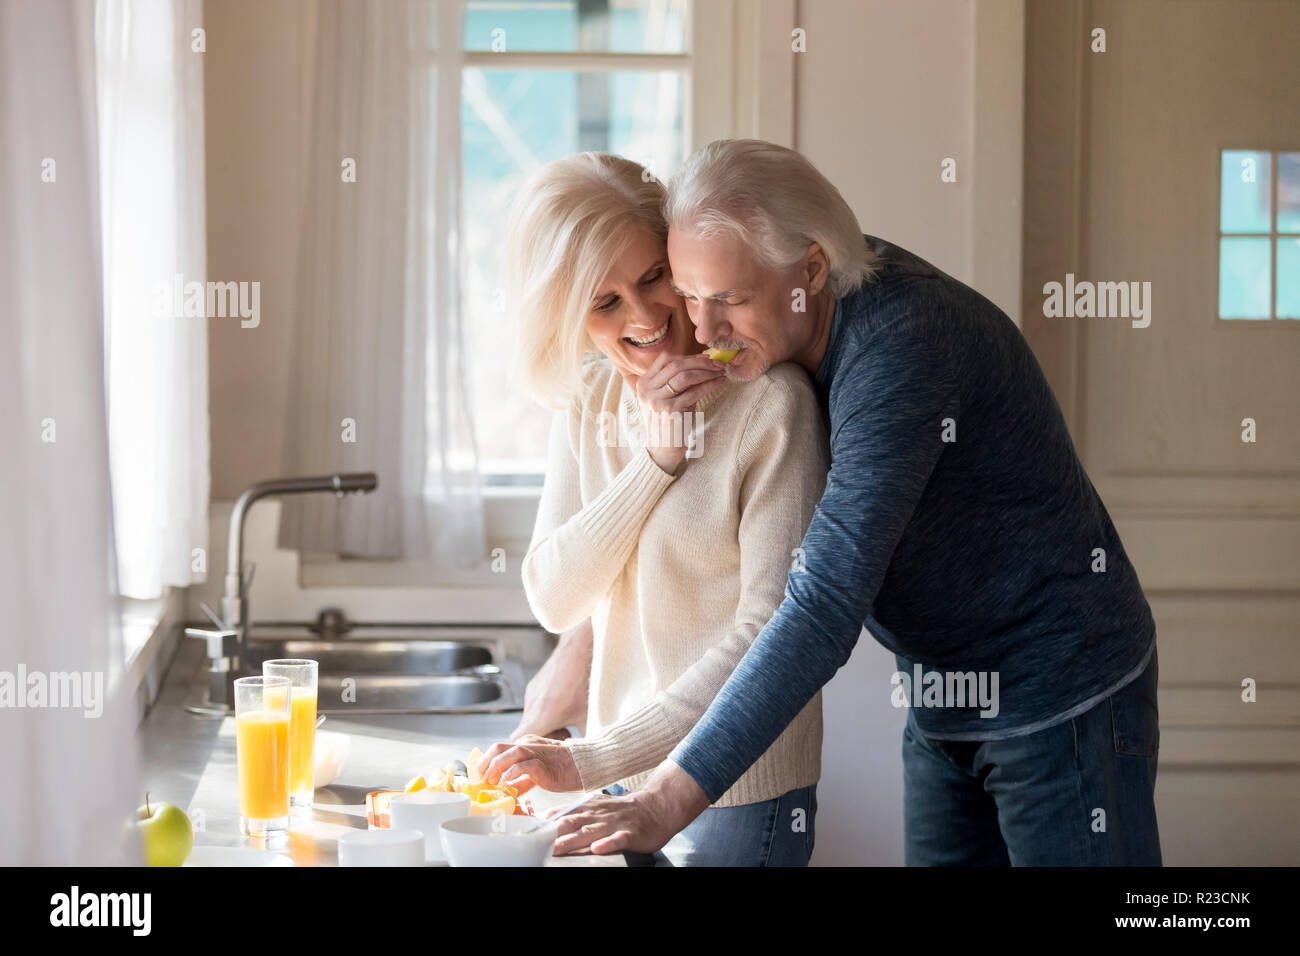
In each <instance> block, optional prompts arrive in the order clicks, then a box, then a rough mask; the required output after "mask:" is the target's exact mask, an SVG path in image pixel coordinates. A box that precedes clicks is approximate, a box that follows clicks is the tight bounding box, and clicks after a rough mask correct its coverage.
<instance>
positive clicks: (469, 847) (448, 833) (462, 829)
mask: <svg viewBox="0 0 1300 956" xmlns="http://www.w3.org/2000/svg"><path fill="white" fill-rule="evenodd" d="M539 822H540V821H539V820H538V819H537V818H536V817H526V816H488V817H459V818H458V819H455V820H444V821H443V822H442V825H441V827H440V828H439V829H440V830H441V832H442V852H443V853H444V854H446V856H447V862H448V863H450V864H451V865H452V866H545V865H546V861H547V860H549V859H550V858H551V851H552V850H554V849H555V837H556V829H555V825H554V824H547V825H546V826H544V827H542V829H540V830H538V831H537V832H536V833H521V832H520V831H522V830H527V829H529V828H530V827H534V826H536V825H537V824H538V823H539Z"/></svg>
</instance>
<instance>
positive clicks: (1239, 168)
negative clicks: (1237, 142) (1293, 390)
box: [1219, 149, 1300, 319]
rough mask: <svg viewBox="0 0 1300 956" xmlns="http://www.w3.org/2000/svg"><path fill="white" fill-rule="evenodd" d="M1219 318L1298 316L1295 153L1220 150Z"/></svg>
mask: <svg viewBox="0 0 1300 956" xmlns="http://www.w3.org/2000/svg"><path fill="white" fill-rule="evenodd" d="M1219 318H1221V319H1300V152H1278V151H1276V150H1274V151H1270V150H1250V149H1225V150H1224V151H1223V158H1222V166H1221V173H1220V187H1219Z"/></svg>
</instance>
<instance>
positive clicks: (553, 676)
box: [510, 619, 592, 740]
mask: <svg viewBox="0 0 1300 956" xmlns="http://www.w3.org/2000/svg"><path fill="white" fill-rule="evenodd" d="M591 645H592V633H591V620H590V619H588V620H585V621H583V622H582V623H581V624H579V625H578V626H577V627H575V628H573V629H572V630H568V631H565V632H564V633H563V634H562V635H560V642H559V644H557V645H556V647H555V650H554V651H552V652H551V656H550V657H549V658H547V660H546V663H545V664H543V665H542V668H541V670H539V671H538V672H537V673H536V674H535V675H534V676H533V679H532V680H530V681H529V682H528V687H527V688H526V689H525V690H524V713H523V717H521V718H520V720H519V726H518V727H516V728H515V729H514V731H513V732H512V733H511V734H510V739H511V740H518V739H519V738H520V737H523V736H525V735H527V734H537V735H539V736H542V737H560V736H563V737H567V736H569V734H568V732H567V731H565V730H563V728H565V727H568V726H573V727H585V726H586V723H587V682H588V680H590V678H591Z"/></svg>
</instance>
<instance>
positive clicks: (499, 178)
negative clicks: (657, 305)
mask: <svg viewBox="0 0 1300 956" xmlns="http://www.w3.org/2000/svg"><path fill="white" fill-rule="evenodd" d="M684 91H685V83H684V80H683V77H682V76H681V75H680V74H678V73H674V72H659V71H637V72H604V73H579V72H573V71H566V70H481V69H475V68H471V69H466V70H465V71H464V74H463V84H462V102H461V128H462V142H463V172H462V179H463V196H464V213H463V217H462V222H463V230H464V231H463V241H462V254H463V257H464V263H465V270H466V271H465V295H464V310H465V322H466V329H467V334H468V337H469V339H470V345H471V356H472V358H471V375H472V381H473V386H474V394H475V423H476V432H477V438H478V445H479V453H480V455H481V456H482V459H483V466H484V468H485V470H488V471H493V470H499V469H508V468H520V469H524V470H527V469H528V468H529V467H530V466H532V467H537V468H540V465H539V464H537V463H539V462H541V461H543V460H544V459H545V458H546V438H547V434H548V431H549V423H550V418H549V413H548V412H545V411H543V410H541V409H535V408H534V407H533V406H532V404H531V403H529V402H527V401H526V400H525V399H523V398H522V397H518V393H517V391H516V390H515V388H514V386H513V384H512V383H511V382H510V381H509V380H508V376H507V372H508V366H509V364H510V363H509V359H510V348H511V341H512V338H513V329H512V326H511V316H510V315H509V313H508V310H506V309H505V308H504V307H503V306H504V290H503V279H502V275H501V265H502V263H501V245H502V238H503V231H504V224H505V222H506V221H507V219H508V217H509V213H510V206H511V203H512V202H513V201H514V198H515V196H516V195H517V193H518V190H519V187H520V185H521V184H522V182H523V180H524V178H525V177H526V176H527V175H528V174H529V173H531V172H532V171H533V170H534V169H536V168H537V167H538V166H540V165H542V164H543V163H547V162H550V161H551V160H555V159H559V158H561V157H563V156H568V155H570V154H571V153H575V152H578V151H579V150H583V149H596V150H603V151H607V152H612V153H618V154H619V155H622V156H626V157H627V158H629V159H632V160H636V161H637V162H639V163H641V164H642V165H645V166H648V167H649V168H650V169H651V170H652V171H653V173H654V174H655V175H656V176H658V177H659V178H661V179H663V178H667V177H668V176H671V175H672V173H673V171H674V170H675V169H676V167H677V166H678V164H680V162H681V161H682V159H683V155H682V154H683V149H684V142H685V141H684V134H683V129H682V117H683V113H684V104H683V97H684ZM504 396H508V397H509V398H510V399H511V400H510V401H502V397H504Z"/></svg>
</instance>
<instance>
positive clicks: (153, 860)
mask: <svg viewBox="0 0 1300 956" xmlns="http://www.w3.org/2000/svg"><path fill="white" fill-rule="evenodd" d="M135 825H136V827H137V829H139V831H140V840H141V843H142V845H143V847H144V862H145V865H147V866H180V865H181V864H182V863H184V862H185V859H186V858H187V857H188V856H189V855H190V850H191V849H193V847H194V827H193V826H192V825H191V824H190V818H189V817H187V816H186V815H185V811H184V810H182V809H181V808H180V807H177V806H173V805H172V804H170V803H150V802H149V794H147V793H146V794H145V795H144V806H142V807H141V808H140V809H139V810H137V811H136V819H135Z"/></svg>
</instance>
